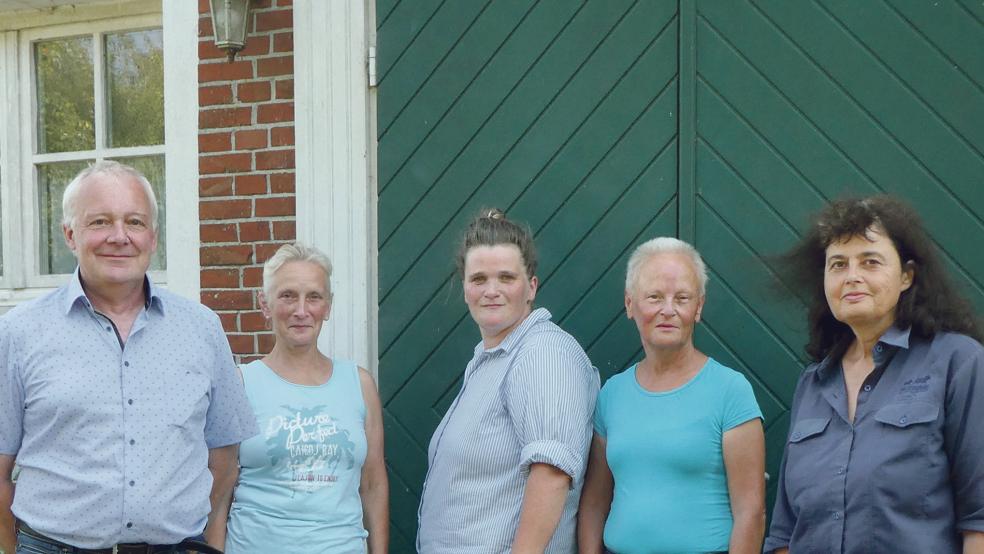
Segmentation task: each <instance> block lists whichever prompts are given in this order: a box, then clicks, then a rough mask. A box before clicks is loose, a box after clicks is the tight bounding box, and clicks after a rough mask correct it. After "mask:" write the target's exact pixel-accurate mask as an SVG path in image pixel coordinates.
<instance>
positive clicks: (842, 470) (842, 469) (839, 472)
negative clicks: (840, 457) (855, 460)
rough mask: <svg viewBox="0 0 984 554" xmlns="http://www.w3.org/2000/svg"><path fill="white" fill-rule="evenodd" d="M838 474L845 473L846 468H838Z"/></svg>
mask: <svg viewBox="0 0 984 554" xmlns="http://www.w3.org/2000/svg"><path fill="white" fill-rule="evenodd" d="M837 475H844V468H842V467H839V468H837Z"/></svg>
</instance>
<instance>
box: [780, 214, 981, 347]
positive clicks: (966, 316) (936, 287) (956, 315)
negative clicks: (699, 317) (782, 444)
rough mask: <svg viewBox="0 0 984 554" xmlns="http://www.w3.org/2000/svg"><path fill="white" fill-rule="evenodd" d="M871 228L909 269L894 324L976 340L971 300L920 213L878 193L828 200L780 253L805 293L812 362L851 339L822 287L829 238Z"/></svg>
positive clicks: (922, 332) (924, 332) (846, 236)
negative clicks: (790, 246) (909, 278)
mask: <svg viewBox="0 0 984 554" xmlns="http://www.w3.org/2000/svg"><path fill="white" fill-rule="evenodd" d="M871 230H876V231H878V232H882V233H884V234H885V235H886V236H888V238H890V239H891V240H892V243H893V244H894V245H895V250H896V251H897V252H898V254H899V258H900V259H901V261H902V264H903V266H904V267H911V268H912V269H913V277H912V286H910V287H909V288H908V290H905V291H903V292H902V295H901V296H900V297H899V303H898V305H896V307H895V325H896V326H898V327H900V328H903V329H904V328H907V327H909V328H911V332H912V334H913V335H915V336H919V337H925V338H929V337H932V336H933V335H935V334H936V333H939V332H941V331H952V332H957V333H963V334H965V335H969V336H971V337H973V338H974V339H976V340H978V341H981V333H980V330H979V327H978V324H977V321H976V318H975V316H974V313H973V312H972V310H971V308H970V304H969V303H968V302H967V301H965V300H964V299H963V298H962V297H961V296H960V295H959V294H958V293H957V290H956V288H955V287H954V286H953V284H952V282H951V281H950V278H949V277H948V276H947V273H946V271H945V270H944V267H943V264H942V263H941V262H940V258H939V255H938V254H937V250H936V247H935V245H934V244H933V242H932V241H931V240H930V238H929V235H928V234H927V233H926V230H925V229H924V228H923V225H922V222H921V219H920V218H919V215H918V214H917V213H916V211H915V210H913V209H912V207H910V206H909V205H908V204H906V203H905V202H903V201H901V200H899V199H898V198H895V197H892V196H887V195H883V196H871V197H868V198H847V199H843V200H837V201H835V202H833V203H831V204H830V205H829V206H827V207H826V208H824V209H823V210H821V211H820V213H819V214H817V216H816V218H815V220H814V222H813V225H812V226H811V228H810V230H809V232H808V233H807V234H806V236H805V237H803V239H802V240H801V241H800V243H799V244H798V245H796V246H795V247H794V248H793V249H792V250H791V251H789V252H788V253H787V254H786V255H785V256H784V261H785V262H786V264H787V268H788V269H789V270H790V274H791V276H792V277H793V280H794V284H795V285H797V286H798V287H799V288H801V289H802V291H803V292H805V293H806V295H807V297H808V302H809V304H810V312H809V327H810V329H809V330H810V341H809V343H808V344H807V346H806V352H807V354H809V355H810V356H811V357H812V358H813V359H814V360H816V361H820V360H822V359H823V358H824V357H825V356H827V355H831V354H833V355H834V356H840V355H843V353H844V351H845V350H846V349H847V347H848V346H849V345H850V344H851V341H852V340H853V339H854V333H853V332H852V331H851V329H850V327H848V326H847V325H846V324H844V323H841V322H840V321H837V319H835V318H834V314H833V313H831V311H830V307H829V306H828V305H827V297H826V295H825V294H824V288H823V280H824V266H825V263H826V251H827V246H829V245H830V244H831V243H833V242H839V241H844V240H850V238H851V237H855V236H866V235H867V233H868V232H869V231H871Z"/></svg>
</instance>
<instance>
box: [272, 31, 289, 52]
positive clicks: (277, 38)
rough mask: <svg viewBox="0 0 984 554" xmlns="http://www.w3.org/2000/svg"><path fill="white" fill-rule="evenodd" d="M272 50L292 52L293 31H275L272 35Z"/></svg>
mask: <svg viewBox="0 0 984 554" xmlns="http://www.w3.org/2000/svg"><path fill="white" fill-rule="evenodd" d="M273 51H274V52H293V51H294V33H289V32H288V33H277V34H275V35H273Z"/></svg>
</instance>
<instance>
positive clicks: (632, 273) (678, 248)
mask: <svg viewBox="0 0 984 554" xmlns="http://www.w3.org/2000/svg"><path fill="white" fill-rule="evenodd" d="M657 254H682V255H684V256H686V257H688V258H689V259H690V263H692V264H693V266H694V272H695V273H696V274H697V288H698V290H699V292H700V295H701V296H704V294H705V293H706V291H707V266H706V265H704V259H703V258H701V257H700V253H699V252H697V249H696V248H694V247H693V246H691V245H690V243H687V242H684V241H682V240H680V239H678V238H674V237H656V238H654V239H650V240H647V241H646V242H644V243H642V244H640V245H639V246H638V247H636V249H635V251H634V252H632V256H631V257H629V263H628V266H627V267H626V269H625V292H632V290H633V288H634V287H635V285H636V283H638V282H639V272H640V271H641V270H642V266H643V264H644V263H645V262H646V261H647V260H648V259H649V258H651V257H653V256H655V255H657Z"/></svg>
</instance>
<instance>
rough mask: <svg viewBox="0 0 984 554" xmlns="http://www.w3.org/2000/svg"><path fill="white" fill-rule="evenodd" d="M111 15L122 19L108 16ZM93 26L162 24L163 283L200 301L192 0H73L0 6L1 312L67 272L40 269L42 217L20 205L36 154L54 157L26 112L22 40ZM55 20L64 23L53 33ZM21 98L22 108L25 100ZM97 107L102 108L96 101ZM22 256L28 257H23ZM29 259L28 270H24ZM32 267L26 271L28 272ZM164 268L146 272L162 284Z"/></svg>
mask: <svg viewBox="0 0 984 554" xmlns="http://www.w3.org/2000/svg"><path fill="white" fill-rule="evenodd" d="M114 21H116V22H119V25H116V24H115V23H112V22H114ZM63 25H64V26H67V27H62V26H63ZM94 25H99V29H98V30H99V31H100V32H106V31H111V30H112V28H118V29H127V30H129V29H138V28H148V27H161V28H163V32H164V89H165V97H164V126H165V141H164V142H165V144H164V146H163V147H155V148H158V149H159V150H160V152H157V151H155V152H153V153H155V154H156V153H163V154H164V157H165V175H166V179H167V182H166V183H165V199H164V200H165V203H166V207H165V214H166V217H167V226H166V233H167V236H166V241H165V244H166V248H167V256H166V258H167V271H166V275H167V277H166V281H167V282H166V286H167V288H168V289H170V290H172V291H173V292H176V293H178V294H181V295H182V296H185V297H187V298H189V299H192V300H195V301H196V302H197V301H198V300H199V291H200V273H199V272H200V265H199V227H198V225H199V218H198V186H197V184H198V142H197V137H198V73H197V65H198V64H197V62H198V53H197V46H198V38H197V28H198V6H197V3H196V2H185V1H180V2H170V1H167V2H161V1H160V0H133V1H131V2H127V1H126V0H118V1H117V2H115V3H114V4H112V5H105V4H100V3H98V2H88V0H79V1H78V2H77V3H75V4H74V5H72V6H64V7H59V8H55V9H52V10H43V11H42V10H37V11H28V12H14V13H0V184H2V186H0V191H2V197H0V209H2V210H3V213H2V216H0V222H2V231H3V235H2V245H0V247H2V248H3V257H4V264H3V265H4V272H3V274H2V275H0V313H3V312H4V311H6V310H8V309H10V308H11V307H13V306H15V305H17V304H19V303H21V302H23V301H25V300H29V299H32V298H35V297H37V296H40V295H41V294H44V293H45V292H47V291H50V290H52V288H53V287H56V286H60V285H61V284H63V283H64V282H66V281H67V279H68V276H67V275H64V274H63V275H49V276H42V275H40V271H38V269H39V268H38V265H37V260H38V257H39V254H40V252H39V242H38V224H37V223H36V222H31V220H30V219H27V218H26V216H27V214H26V213H22V212H23V211H24V207H25V204H27V206H26V207H27V208H29V209H30V213H32V214H33V213H35V212H36V211H37V197H36V187H37V184H36V183H35V181H34V169H33V163H35V162H36V161H56V160H55V159H49V158H46V157H43V158H41V160H37V159H35V157H34V153H33V152H34V149H35V144H36V143H35V142H34V136H35V133H36V128H35V123H34V121H33V120H32V119H31V118H32V117H33V114H34V102H35V101H36V100H35V98H34V95H33V92H31V93H29V94H25V93H24V92H23V89H24V87H25V83H23V80H24V79H23V77H22V75H24V74H25V69H24V68H30V67H31V66H30V65H22V64H24V63H25V61H24V59H25V58H24V53H22V52H21V48H22V44H28V46H27V50H28V52H27V58H26V59H27V60H28V61H29V60H30V46H29V45H30V42H29V41H27V42H26V41H25V40H26V37H32V38H34V37H43V36H54V35H59V36H71V35H64V34H62V33H63V32H67V30H70V29H71V28H72V27H78V28H80V29H82V32H79V33H75V35H76V36H77V35H79V34H92V31H93V29H94ZM56 29H62V31H60V32H56ZM52 33H53V34H54V35H53V34H52ZM34 40H36V38H34ZM99 48H102V46H101V45H100V46H99ZM28 71H33V69H29V70H28ZM28 74H30V73H28ZM26 86H28V87H30V88H29V90H30V91H33V87H34V80H33V78H31V79H28V83H26ZM99 86H104V85H103V84H100V85H99ZM25 102H27V106H28V109H25V108H24V107H23V104H24V103H25ZM97 105H98V104H97ZM97 109H100V110H101V109H104V108H103V106H101V105H99V107H98V108H97ZM25 112H26V113H25ZM25 120H26V121H27V123H26V124H25ZM26 133H30V140H25V138H24V135H25V134H26ZM145 153H147V151H146V150H142V149H140V148H137V149H113V150H112V155H113V156H114V157H118V156H130V155H142V154H145ZM43 156H51V155H47V154H46V155H43ZM97 158H98V157H94V158H92V159H97ZM25 183H27V184H28V186H25ZM25 196H26V197H25ZM25 233H26V234H25ZM27 258H30V263H31V264H32V265H30V266H28V265H26V259H27ZM28 268H34V269H33V270H32V271H31V272H29V271H28ZM28 273H32V278H31V279H29V278H28ZM164 275H165V272H152V277H153V278H154V280H155V282H158V281H159V282H162V283H163V282H164V279H165V277H164ZM42 278H43V279H42Z"/></svg>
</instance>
